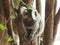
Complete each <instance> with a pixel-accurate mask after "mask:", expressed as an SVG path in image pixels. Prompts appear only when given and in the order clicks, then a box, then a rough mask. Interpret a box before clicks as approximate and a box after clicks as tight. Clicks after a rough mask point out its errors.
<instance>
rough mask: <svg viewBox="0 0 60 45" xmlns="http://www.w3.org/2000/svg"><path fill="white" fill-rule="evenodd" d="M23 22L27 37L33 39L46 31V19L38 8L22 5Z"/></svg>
mask: <svg viewBox="0 0 60 45" xmlns="http://www.w3.org/2000/svg"><path fill="white" fill-rule="evenodd" d="M21 15H22V18H23V24H24V27H25V29H26V34H25V37H26V38H27V39H31V40H33V38H34V36H35V35H41V34H42V32H43V31H44V20H43V19H42V16H41V15H40V14H39V13H38V11H37V10H36V9H29V8H26V7H21Z"/></svg>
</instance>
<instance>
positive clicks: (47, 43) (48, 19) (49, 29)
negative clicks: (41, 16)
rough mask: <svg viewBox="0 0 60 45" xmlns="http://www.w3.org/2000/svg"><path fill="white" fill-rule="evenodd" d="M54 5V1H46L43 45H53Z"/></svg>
mask: <svg viewBox="0 0 60 45" xmlns="http://www.w3.org/2000/svg"><path fill="white" fill-rule="evenodd" d="M54 4H55V0H46V8H45V9H46V10H45V30H44V45H53V26H54Z"/></svg>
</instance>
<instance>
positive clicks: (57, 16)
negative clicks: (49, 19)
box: [53, 9, 60, 39]
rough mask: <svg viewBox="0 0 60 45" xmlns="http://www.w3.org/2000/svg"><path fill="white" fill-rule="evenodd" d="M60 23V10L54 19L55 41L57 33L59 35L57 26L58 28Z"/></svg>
mask: <svg viewBox="0 0 60 45" xmlns="http://www.w3.org/2000/svg"><path fill="white" fill-rule="evenodd" d="M59 21H60V9H59V11H58V13H57V14H56V15H55V17H54V32H53V37H54V39H55V36H56V33H57V26H58V23H59Z"/></svg>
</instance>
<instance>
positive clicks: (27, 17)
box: [21, 7, 37, 26]
mask: <svg viewBox="0 0 60 45" xmlns="http://www.w3.org/2000/svg"><path fill="white" fill-rule="evenodd" d="M21 14H22V17H23V22H24V25H25V26H33V25H34V23H35V18H36V16H37V15H36V12H35V11H34V10H32V9H28V8H26V7H22V9H21Z"/></svg>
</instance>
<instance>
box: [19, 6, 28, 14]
mask: <svg viewBox="0 0 60 45" xmlns="http://www.w3.org/2000/svg"><path fill="white" fill-rule="evenodd" d="M25 9H27V8H26V7H24V6H22V7H21V8H20V11H21V14H23V12H24V10H25Z"/></svg>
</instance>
